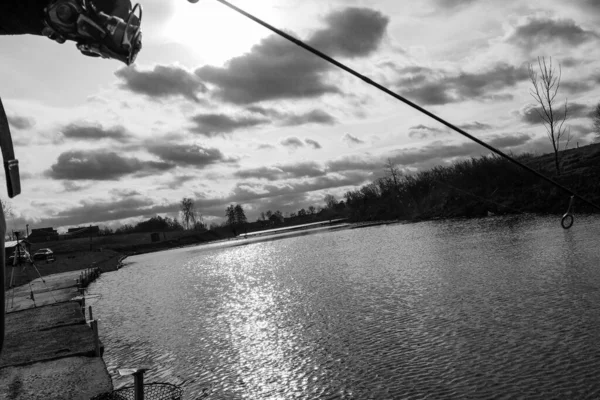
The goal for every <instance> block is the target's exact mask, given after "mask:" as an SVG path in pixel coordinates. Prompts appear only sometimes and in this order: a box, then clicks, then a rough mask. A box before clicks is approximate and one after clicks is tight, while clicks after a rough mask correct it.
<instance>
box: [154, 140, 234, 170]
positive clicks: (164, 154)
mask: <svg viewBox="0 0 600 400" xmlns="http://www.w3.org/2000/svg"><path fill="white" fill-rule="evenodd" d="M148 151H149V152H150V153H151V154H154V155H155V156H157V157H159V158H160V159H161V160H162V161H164V162H166V163H175V164H177V165H185V166H193V167H196V168H206V167H208V166H209V165H213V164H219V163H231V162H235V161H236V160H234V159H231V158H227V157H225V156H224V155H223V153H221V150H219V149H216V148H209V147H202V146H198V145H195V144H192V145H184V144H173V143H161V144H154V145H150V146H149V147H148Z"/></svg>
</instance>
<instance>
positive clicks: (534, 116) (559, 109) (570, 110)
mask: <svg viewBox="0 0 600 400" xmlns="http://www.w3.org/2000/svg"><path fill="white" fill-rule="evenodd" d="M592 110H593V107H592V106H588V105H586V104H582V103H578V102H572V103H568V104H567V116H568V118H567V121H569V120H571V119H577V118H588V117H589V116H590V114H591V112H592ZM540 113H541V114H542V115H543V111H542V107H541V106H536V105H535V104H531V103H530V104H526V105H524V106H523V107H522V108H521V109H520V110H519V111H518V115H519V116H520V117H521V121H523V122H526V123H528V124H530V125H537V124H541V123H542V119H541V118H540ZM553 113H554V116H555V118H556V120H559V121H560V120H562V119H563V118H564V115H565V114H564V102H561V103H557V104H556V105H555V107H554V111H553Z"/></svg>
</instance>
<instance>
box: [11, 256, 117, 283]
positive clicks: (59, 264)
mask: <svg viewBox="0 0 600 400" xmlns="http://www.w3.org/2000/svg"><path fill="white" fill-rule="evenodd" d="M121 257H122V254H121V253H117V252H115V251H112V250H104V251H102V252H99V251H96V252H91V251H73V252H68V253H60V254H56V261H54V262H51V263H47V262H45V261H39V262H38V261H36V263H35V265H36V267H37V270H38V271H39V273H40V275H41V276H48V275H52V274H58V273H61V272H69V271H78V270H83V269H86V268H94V267H99V268H100V269H101V270H102V272H108V271H115V270H116V269H117V266H118V262H119V259H120V258H121ZM5 276H6V285H5V287H6V288H8V286H9V285H10V279H11V276H12V279H13V286H19V285H24V284H26V283H27V282H30V281H32V280H34V279H36V278H38V277H39V276H38V274H37V272H36V270H35V269H34V268H32V267H31V266H30V265H26V266H25V268H24V267H23V266H16V267H13V266H6V269H5Z"/></svg>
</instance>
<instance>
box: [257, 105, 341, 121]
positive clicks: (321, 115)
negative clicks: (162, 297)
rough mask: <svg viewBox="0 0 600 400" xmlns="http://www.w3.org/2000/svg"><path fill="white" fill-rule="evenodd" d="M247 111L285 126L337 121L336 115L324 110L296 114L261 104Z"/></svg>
mask: <svg viewBox="0 0 600 400" xmlns="http://www.w3.org/2000/svg"><path fill="white" fill-rule="evenodd" d="M246 111H249V112H251V113H253V114H258V115H262V116H263V117H268V118H269V119H271V121H273V122H274V123H279V124H280V125H283V126H298V125H304V124H323V125H333V124H335V123H336V122H337V121H336V119H335V117H333V116H332V115H331V114H329V113H327V112H325V111H323V110H318V109H315V110H311V111H308V112H305V113H302V114H294V113H289V112H283V111H279V110H276V109H274V108H265V107H260V106H250V107H246Z"/></svg>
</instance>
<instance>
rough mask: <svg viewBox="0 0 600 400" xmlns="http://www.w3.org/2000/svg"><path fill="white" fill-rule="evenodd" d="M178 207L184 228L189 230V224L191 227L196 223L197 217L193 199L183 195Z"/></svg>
mask: <svg viewBox="0 0 600 400" xmlns="http://www.w3.org/2000/svg"><path fill="white" fill-rule="evenodd" d="M180 207H181V215H182V218H183V223H184V224H185V229H188V230H189V229H190V226H192V227H193V226H194V225H195V224H196V219H197V215H196V208H195V206H194V201H193V200H192V199H190V198H188V197H184V198H183V200H181V203H180Z"/></svg>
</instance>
